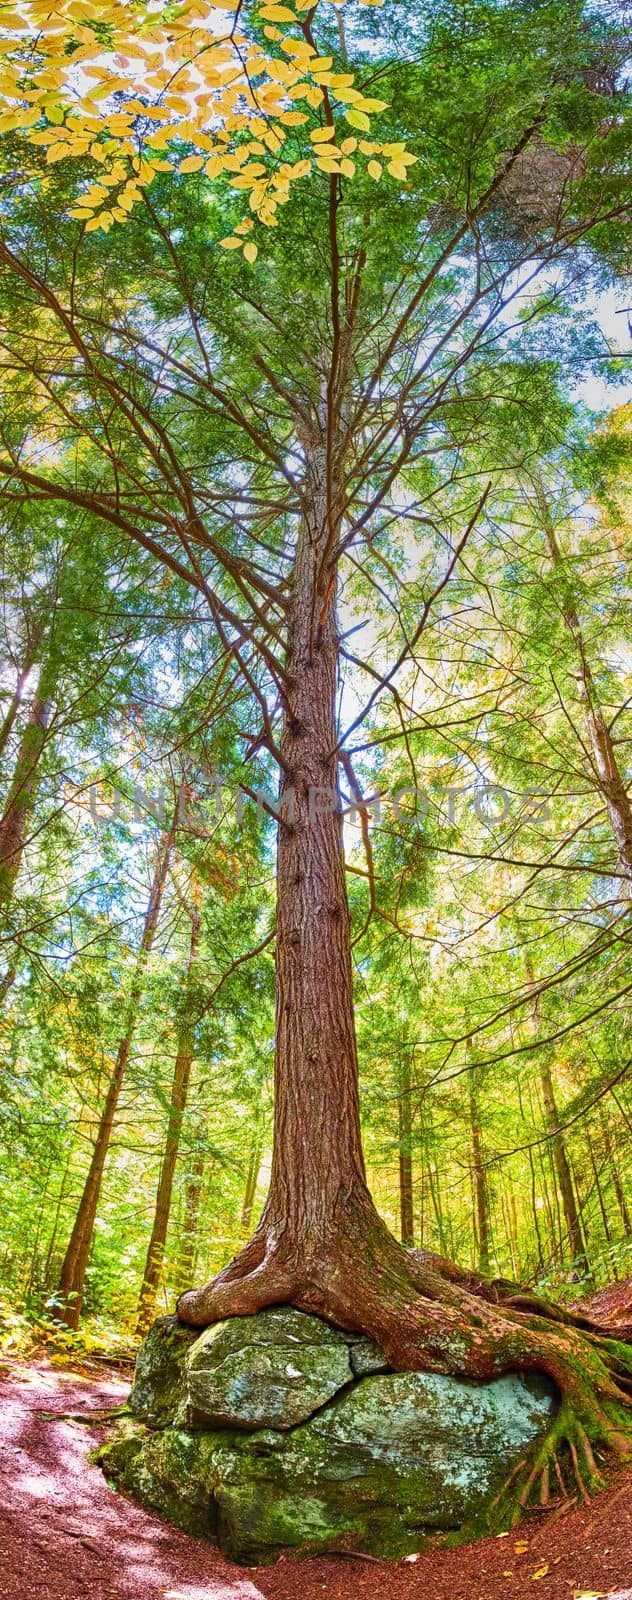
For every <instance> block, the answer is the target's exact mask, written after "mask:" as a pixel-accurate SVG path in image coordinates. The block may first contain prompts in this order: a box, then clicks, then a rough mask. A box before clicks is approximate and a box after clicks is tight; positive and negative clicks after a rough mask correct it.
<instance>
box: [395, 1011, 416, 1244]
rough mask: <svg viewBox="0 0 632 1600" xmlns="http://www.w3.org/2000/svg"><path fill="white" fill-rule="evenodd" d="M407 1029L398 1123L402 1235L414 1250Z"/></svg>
mask: <svg viewBox="0 0 632 1600" xmlns="http://www.w3.org/2000/svg"><path fill="white" fill-rule="evenodd" d="M406 1035H407V1030H405V1031H404V1038H403V1040H402V1045H403V1048H402V1053H401V1059H400V1063H399V1070H398V1094H397V1120H398V1144H399V1218H400V1222H399V1236H400V1239H401V1241H402V1244H403V1245H406V1248H407V1249H411V1248H412V1247H413V1245H414V1243H415V1216H414V1207H413V1144H412V1111H411V1095H412V1080H411V1072H410V1053H409V1048H408V1045H407V1037H406Z"/></svg>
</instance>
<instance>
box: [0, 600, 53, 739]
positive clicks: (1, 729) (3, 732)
mask: <svg viewBox="0 0 632 1600" xmlns="http://www.w3.org/2000/svg"><path fill="white" fill-rule="evenodd" d="M43 635H44V627H43V623H40V624H39V626H38V627H37V628H36V629H35V631H34V632H33V634H32V635H31V638H30V640H29V642H28V645H27V648H26V651H25V655H24V659H23V661H22V665H21V667H20V670H19V673H18V681H17V683H16V686H15V689H14V691H13V694H12V695H11V698H10V700H9V704H8V706H7V709H6V711H5V714H4V717H3V719H2V722H1V723H0V756H3V755H4V752H5V750H6V747H7V744H8V742H9V738H10V736H11V733H12V731H13V727H14V723H15V719H16V717H17V714H18V711H19V709H20V706H21V704H22V700H23V697H24V690H25V688H26V683H27V679H28V676H29V673H30V672H31V671H32V669H33V666H34V665H35V660H36V657H37V654H38V651H39V647H40V645H41V642H42V638H43Z"/></svg>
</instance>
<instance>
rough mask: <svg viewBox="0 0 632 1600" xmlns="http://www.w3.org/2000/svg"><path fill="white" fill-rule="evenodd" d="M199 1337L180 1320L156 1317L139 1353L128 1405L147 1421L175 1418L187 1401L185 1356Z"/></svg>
mask: <svg viewBox="0 0 632 1600" xmlns="http://www.w3.org/2000/svg"><path fill="white" fill-rule="evenodd" d="M198 1338H199V1334H197V1333H196V1331H195V1329H194V1328H184V1327H183V1326H182V1323H181V1322H178V1318H177V1317H157V1318H156V1321H155V1322H152V1325H151V1328H150V1329H149V1333H148V1334H147V1338H146V1339H144V1340H143V1343H142V1345H141V1347H140V1350H139V1352H138V1356H137V1358H136V1367H135V1370H134V1382H133V1384H132V1388H131V1392H130V1397H129V1406H130V1409H131V1410H132V1411H134V1412H136V1414H137V1415H138V1416H140V1417H143V1418H145V1420H146V1421H147V1422H161V1421H162V1422H164V1421H166V1420H168V1419H172V1418H174V1417H175V1416H176V1414H177V1412H178V1409H179V1408H180V1407H181V1406H182V1405H183V1404H184V1402H185V1400H186V1372H185V1366H184V1360H185V1356H186V1354H187V1351H188V1350H189V1349H190V1347H191V1345H193V1344H195V1342H196V1340H197V1339H198Z"/></svg>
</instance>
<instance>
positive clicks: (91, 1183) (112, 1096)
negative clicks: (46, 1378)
mask: <svg viewBox="0 0 632 1600" xmlns="http://www.w3.org/2000/svg"><path fill="white" fill-rule="evenodd" d="M181 797H182V786H181V785H180V786H179V787H178V790H177V794H176V800H175V805H174V808H173V815H172V818H171V821H170V824H169V828H168V830H167V832H166V833H165V834H164V835H161V836H160V837H159V839H158V843H157V847H156V855H155V862H154V870H153V874H152V881H151V888H150V892H149V899H148V902H147V909H146V911H145V917H144V922H143V931H142V935H141V939H140V944H139V948H138V954H137V957H136V963H135V969H134V974H133V978H132V983H131V988H130V993H129V999H128V1002H127V1007H126V1012H125V1023H124V1029H123V1033H122V1035H121V1038H120V1040H119V1045H118V1049H117V1052H116V1059H115V1062H114V1066H113V1068H112V1073H111V1076H110V1081H109V1083H108V1087H107V1093H106V1096H105V1101H104V1104H103V1108H102V1111H101V1115H100V1118H99V1125H98V1128H97V1135H96V1139H95V1142H94V1148H93V1151H92V1157H91V1161H90V1166H89V1168H88V1172H87V1175H86V1180H85V1183H84V1187H83V1191H82V1194H81V1199H80V1201H79V1205H78V1207H77V1214H76V1217H75V1221H74V1224H73V1228H72V1232H71V1235H70V1239H69V1240H68V1245H67V1248H66V1253H65V1255H64V1259H63V1262H62V1268H61V1273H60V1279H59V1293H60V1297H61V1298H60V1307H59V1311H58V1315H59V1316H60V1317H61V1318H62V1320H63V1321H64V1322H67V1323H68V1326H69V1327H70V1328H76V1327H78V1325H79V1318H80V1316H81V1306H82V1301H83V1292H84V1285H85V1276H86V1267H87V1265H88V1258H89V1255H90V1246H91V1244H92V1235H93V1232H94V1224H95V1219H96V1214H97V1207H98V1204H99V1195H100V1193H101V1184H102V1181H103V1172H104V1169H105V1163H106V1160H107V1155H108V1151H109V1148H110V1142H111V1139H112V1130H113V1127H114V1118H115V1116H116V1109H117V1106H118V1103H119V1099H120V1095H121V1089H122V1087H123V1083H124V1081H125V1074H126V1072H127V1068H128V1064H129V1058H130V1052H131V1048H132V1043H133V1039H134V1032H135V1029H136V1023H137V1019H138V1009H139V1005H140V999H141V995H142V990H143V983H144V981H145V976H146V969H147V961H148V958H149V955H150V953H151V950H152V947H153V943H154V940H155V937H156V932H157V928H158V919H159V916H160V909H161V905H162V899H163V895H164V891H165V885H166V882H167V874H168V872H169V867H170V864H171V858H172V854H173V850H174V846H175V840H176V834H177V829H178V822H179V820H180V805H181Z"/></svg>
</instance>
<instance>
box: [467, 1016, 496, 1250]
mask: <svg viewBox="0 0 632 1600" xmlns="http://www.w3.org/2000/svg"><path fill="white" fill-rule="evenodd" d="M468 1055H469V1058H470V1069H469V1072H468V1074H467V1079H468V1087H469V1105H470V1132H471V1137H472V1173H473V1178H474V1193H475V1196H476V1223H477V1227H476V1232H477V1236H478V1270H479V1272H482V1273H483V1275H484V1276H485V1277H486V1278H487V1277H489V1273H490V1237H491V1227H490V1219H489V1197H488V1193H487V1179H486V1176H485V1161H484V1157H483V1138H482V1132H481V1111H480V1099H479V1092H478V1084H477V1082H476V1065H475V1063H474V1061H473V1059H472V1050H471V1046H470V1045H469V1041H468Z"/></svg>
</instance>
